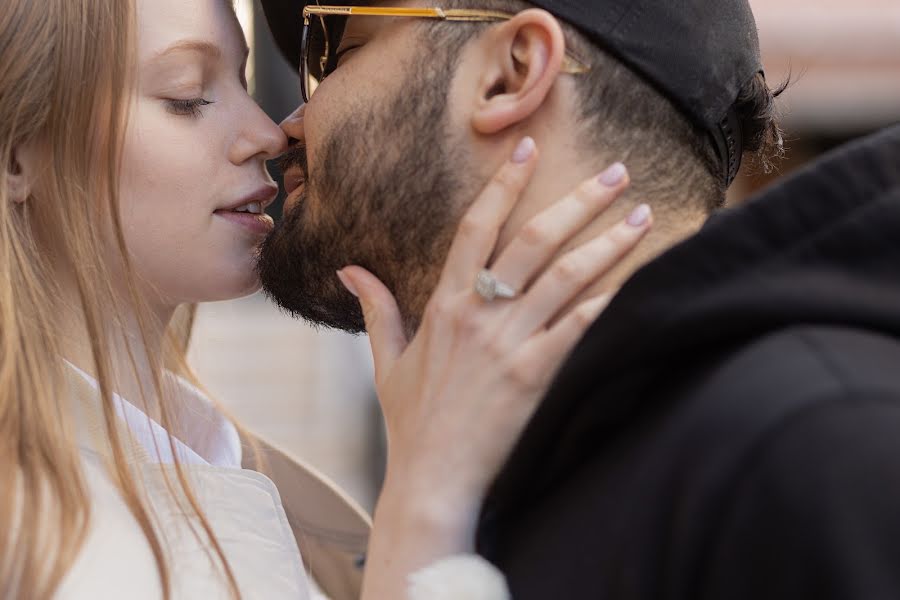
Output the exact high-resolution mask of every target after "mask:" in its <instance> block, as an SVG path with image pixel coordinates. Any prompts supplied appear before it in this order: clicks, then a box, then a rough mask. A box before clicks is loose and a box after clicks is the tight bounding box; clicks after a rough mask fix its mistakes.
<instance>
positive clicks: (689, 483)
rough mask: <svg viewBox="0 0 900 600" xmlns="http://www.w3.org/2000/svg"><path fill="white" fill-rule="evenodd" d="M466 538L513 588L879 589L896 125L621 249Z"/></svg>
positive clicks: (746, 594) (892, 415)
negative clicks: (607, 288)
mask: <svg viewBox="0 0 900 600" xmlns="http://www.w3.org/2000/svg"><path fill="white" fill-rule="evenodd" d="M478 542H479V543H478V545H479V551H480V552H482V554H484V555H485V556H486V557H487V558H489V559H490V560H492V561H493V562H494V563H495V564H497V565H498V566H499V567H500V568H501V569H502V570H503V571H504V572H505V573H506V575H507V577H508V580H509V583H510V587H511V590H512V593H513V598H514V600H538V599H540V600H546V599H548V598H560V599H565V600H569V599H577V598H598V599H600V598H602V599H610V600H625V599H646V600H663V599H679V600H702V599H729V600H743V599H747V600H750V599H753V600H781V599H784V600H787V599H790V600H798V599H803V598H810V599H815V600H831V599H841V600H849V599H854V600H855V599H881V598H883V599H885V600H887V599H891V600H898V599H900V127H894V128H892V129H889V130H886V131H884V132H882V133H880V134H878V135H875V136H873V137H870V138H867V139H865V140H862V141H860V142H857V143H854V144H853V145H851V146H848V147H846V148H844V149H841V150H839V151H837V152H834V153H832V154H831V155H829V156H827V157H826V158H825V159H823V160H821V161H819V162H818V163H817V164H815V165H814V166H812V167H811V168H808V169H806V170H805V171H803V172H802V173H800V174H798V175H796V176H794V177H792V178H790V179H789V180H788V181H786V182H785V183H783V184H781V185H779V186H778V187H777V188H775V189H772V190H770V191H768V192H766V193H765V194H763V195H762V196H760V197H758V198H756V199H755V200H753V201H751V202H749V203H748V204H746V205H745V206H743V207H741V208H739V209H736V210H731V211H725V212H723V213H722V214H720V215H718V216H716V217H714V218H713V219H711V220H710V222H709V223H708V224H707V225H706V226H705V227H704V228H703V230H702V231H701V232H700V233H699V234H697V235H696V236H694V237H692V238H691V239H689V240H687V241H685V242H684V243H682V244H680V245H678V246H676V247H675V248H673V249H672V250H670V251H669V252H667V253H666V254H664V255H663V256H662V257H660V258H659V259H657V260H656V261H654V262H652V263H650V264H649V265H647V266H646V267H644V268H643V269H641V270H640V271H639V272H638V273H637V274H636V275H635V276H634V277H633V278H632V279H631V280H630V281H629V282H628V284H626V285H625V286H624V287H623V289H622V290H621V292H620V293H619V294H618V296H617V297H616V298H615V300H614V301H613V303H612V304H611V305H610V307H609V308H608V309H607V310H606V312H605V313H604V314H603V315H602V317H601V318H600V319H599V320H598V321H597V323H595V325H594V326H593V327H592V329H591V330H590V332H589V333H588V334H587V336H586V337H585V339H584V340H583V341H582V342H581V344H580V345H579V346H578V348H576V350H575V351H574V353H573V354H572V356H571V357H570V359H569V360H568V361H567V363H566V365H565V366H564V367H563V369H562V371H561V372H560V374H559V376H558V378H557V380H556V382H555V383H554V385H553V386H552V388H551V390H550V391H549V393H548V395H547V397H546V398H545V400H544V402H543V403H542V405H541V406H540V408H539V410H538V412H537V414H536V415H535V417H534V419H533V420H532V422H531V423H530V425H529V426H528V428H527V429H526V431H525V432H524V434H523V436H522V438H521V440H520V441H519V444H518V446H517V447H516V449H515V450H514V452H513V454H512V457H511V458H510V460H509V462H508V463H507V465H506V467H505V468H504V470H503V471H502V473H501V474H500V476H499V477H498V479H497V481H496V482H495V484H494V488H493V490H492V492H491V494H490V496H489V498H488V500H487V502H486V504H485V509H484V512H483V516H482V523H481V527H480V530H479V540H478Z"/></svg>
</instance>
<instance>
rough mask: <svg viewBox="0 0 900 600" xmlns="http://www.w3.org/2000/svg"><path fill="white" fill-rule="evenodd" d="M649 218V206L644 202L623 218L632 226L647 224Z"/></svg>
mask: <svg viewBox="0 0 900 600" xmlns="http://www.w3.org/2000/svg"><path fill="white" fill-rule="evenodd" d="M649 218H650V207H649V206H647V205H646V204H641V205H640V206H638V207H637V208H635V209H634V210H633V211H631V214H630V215H628V218H627V219H625V222H626V223H628V224H629V225H631V226H632V227H643V226H644V225H646V224H647V220H648V219H649Z"/></svg>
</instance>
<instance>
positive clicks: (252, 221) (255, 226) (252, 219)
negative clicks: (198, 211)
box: [215, 210, 275, 235]
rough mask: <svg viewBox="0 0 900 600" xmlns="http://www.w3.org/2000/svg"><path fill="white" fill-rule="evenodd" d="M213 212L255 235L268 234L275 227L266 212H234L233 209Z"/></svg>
mask: <svg viewBox="0 0 900 600" xmlns="http://www.w3.org/2000/svg"><path fill="white" fill-rule="evenodd" d="M215 214H216V215H218V216H220V217H222V218H223V219H226V220H227V221H230V222H231V223H234V224H235V225H238V226H240V227H243V228H244V229H246V230H247V231H249V232H251V233H254V234H256V235H268V234H269V233H271V232H272V229H274V228H275V221H274V220H273V219H272V217H270V216H269V215H267V214H266V213H262V214H254V213H249V212H235V211H233V210H217V211H216V212H215Z"/></svg>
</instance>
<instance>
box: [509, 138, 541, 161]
mask: <svg viewBox="0 0 900 600" xmlns="http://www.w3.org/2000/svg"><path fill="white" fill-rule="evenodd" d="M534 148H535V144H534V140H533V139H531V138H530V137H526V138H524V139H523V140H522V141H521V142H519V145H518V146H516V151H515V152H513V155H512V161H513V162H514V163H516V164H522V163H523V162H526V161H527V160H528V159H529V158H531V155H532V154H534Z"/></svg>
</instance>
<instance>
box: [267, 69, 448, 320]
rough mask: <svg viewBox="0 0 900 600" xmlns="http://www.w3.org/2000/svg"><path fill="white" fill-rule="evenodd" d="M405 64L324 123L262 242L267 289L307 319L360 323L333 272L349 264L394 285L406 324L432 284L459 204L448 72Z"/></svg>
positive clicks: (299, 160) (418, 312)
mask: <svg viewBox="0 0 900 600" xmlns="http://www.w3.org/2000/svg"><path fill="white" fill-rule="evenodd" d="M408 72H409V73H410V76H409V77H408V78H407V81H406V82H403V83H402V84H400V85H398V86H397V90H398V93H397V94H396V95H395V96H394V97H393V98H391V99H390V100H388V101H386V102H383V103H378V106H377V107H376V106H372V105H363V106H357V107H356V110H351V111H349V112H348V113H347V116H346V118H345V119H344V120H343V121H342V122H341V124H340V125H339V126H337V127H335V129H334V130H333V131H332V132H330V135H329V136H328V137H327V138H326V139H325V140H324V142H323V144H322V150H321V153H320V156H322V157H323V158H322V160H320V161H317V163H318V164H315V165H313V170H312V172H311V173H309V172H307V173H305V175H307V178H306V181H307V184H306V186H305V189H304V191H303V193H302V195H301V197H300V199H299V201H298V203H297V204H296V205H295V206H294V207H293V209H292V210H291V211H289V212H288V213H286V214H285V215H284V218H283V220H282V221H281V223H279V225H278V226H277V227H276V228H275V230H274V231H273V232H272V234H271V235H270V236H269V237H268V238H267V239H266V240H265V242H264V243H263V245H262V248H261V251H260V260H259V264H258V270H259V275H260V279H261V281H262V284H263V289H264V290H265V292H266V294H267V295H268V296H269V297H270V298H272V299H273V300H274V301H275V302H276V303H277V304H279V305H280V306H281V307H282V308H284V309H285V310H287V311H288V312H289V313H291V314H292V315H294V316H297V317H301V318H303V319H305V320H306V321H308V322H310V323H312V324H313V325H321V326H325V327H333V328H336V329H342V330H344V331H348V332H351V333H361V332H363V331H364V330H365V323H364V321H363V316H362V312H361V310H360V306H359V302H358V301H357V299H356V298H354V297H353V296H352V295H351V294H350V293H349V292H347V290H346V289H345V288H344V287H343V286H342V285H341V283H340V281H339V280H338V278H337V275H336V271H338V270H339V269H342V268H344V267H346V266H349V265H359V266H361V267H364V268H366V269H368V270H369V271H371V272H372V273H373V274H375V275H376V276H377V277H378V278H379V279H380V280H381V281H382V282H383V283H384V284H385V285H386V286H387V287H388V288H389V289H390V290H391V291H392V292H393V293H394V296H395V298H396V299H397V303H398V305H399V308H400V313H401V315H402V317H403V321H404V326H405V328H406V330H407V332H408V333H411V332H413V331H415V329H416V328H417V327H418V324H419V322H420V320H421V316H422V312H423V311H424V308H425V305H426V303H427V300H428V297H429V296H430V295H431V292H432V290H433V289H434V286H435V284H436V283H437V279H438V276H439V274H440V271H441V268H442V266H443V263H444V259H445V258H446V255H447V251H448V248H449V245H450V242H451V240H452V237H453V232H454V231H455V229H456V224H457V222H458V220H459V217H460V214H461V211H462V209H464V208H465V207H464V206H461V205H460V201H459V197H460V193H459V191H460V189H461V188H462V186H461V185H460V182H459V181H458V178H459V173H460V169H458V168H455V167H456V166H457V165H459V164H461V161H460V159H459V157H458V156H456V155H455V154H454V153H452V152H451V151H450V148H451V147H452V144H451V143H450V142H449V140H448V137H447V122H446V116H447V111H446V108H445V105H446V98H447V91H448V88H449V81H450V74H449V69H446V70H445V69H437V70H435V71H432V72H427V71H426V72H423V66H422V65H416V66H414V67H413V68H411V69H410V70H409V71H408ZM299 152H300V153H302V152H304V151H303V150H299ZM286 159H287V160H288V161H292V162H291V164H282V166H283V167H285V168H287V167H289V166H295V165H296V166H302V167H305V164H304V163H305V160H304V159H305V156H298V155H297V153H295V154H294V156H293V158H292V157H291V156H290V155H287V156H286ZM282 162H283V163H284V162H285V161H282ZM304 171H306V169H305V168H304ZM310 176H311V177H310ZM310 200H311V201H310Z"/></svg>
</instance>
